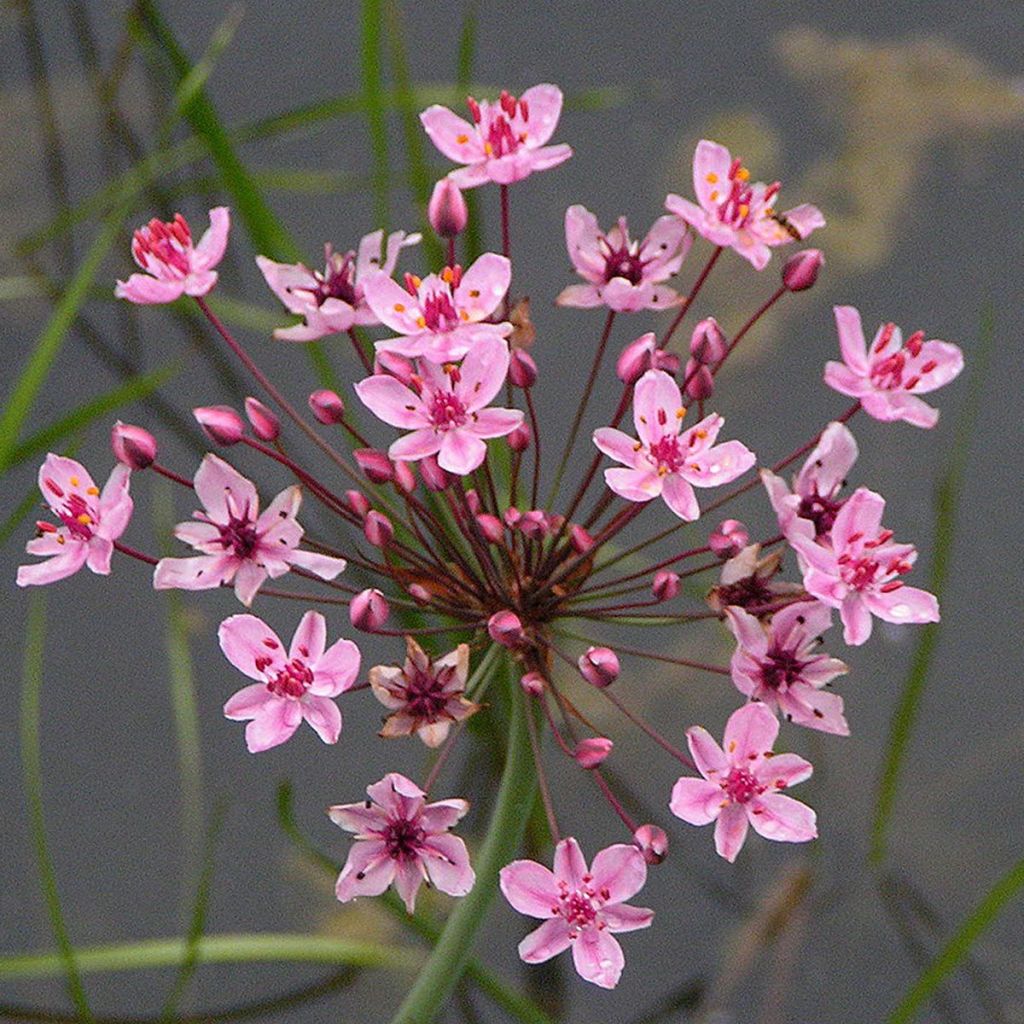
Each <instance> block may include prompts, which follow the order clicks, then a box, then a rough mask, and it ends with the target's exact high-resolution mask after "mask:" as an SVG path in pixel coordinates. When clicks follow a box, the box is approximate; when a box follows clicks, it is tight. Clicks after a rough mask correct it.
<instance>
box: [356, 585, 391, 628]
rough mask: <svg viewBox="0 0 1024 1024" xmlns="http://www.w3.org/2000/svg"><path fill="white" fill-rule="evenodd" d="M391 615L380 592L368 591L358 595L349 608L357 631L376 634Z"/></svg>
mask: <svg viewBox="0 0 1024 1024" xmlns="http://www.w3.org/2000/svg"><path fill="white" fill-rule="evenodd" d="M390 613H391V609H390V607H388V602H387V600H386V599H385V597H384V595H383V594H382V593H381V592H380V591H379V590H374V589H372V588H371V589H367V590H363V591H361V592H360V593H358V594H356V596H355V597H353V598H352V603H351V604H350V605H349V606H348V616H349V619H350V620H351V622H352V625H353V626H355V627H356V629H361V630H362V631H363V632H364V633H376V632H377V630H378V629H380V628H381V626H383V625H384V623H385V622H387V620H388V615H389V614H390Z"/></svg>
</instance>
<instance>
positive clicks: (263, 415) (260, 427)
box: [245, 396, 281, 441]
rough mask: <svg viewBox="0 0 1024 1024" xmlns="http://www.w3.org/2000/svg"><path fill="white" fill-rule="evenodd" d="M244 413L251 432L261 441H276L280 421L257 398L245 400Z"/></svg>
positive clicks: (279, 430)
mask: <svg viewBox="0 0 1024 1024" xmlns="http://www.w3.org/2000/svg"><path fill="white" fill-rule="evenodd" d="M245 415H246V416H247V417H248V419H249V422H250V423H251V424H252V432H253V433H254V434H255V435H256V436H257V437H258V438H259V439H260V440H261V441H276V440H277V438H278V436H279V435H280V433H281V421H280V420H279V419H278V418H277V416H275V415H274V413H273V412H271V411H270V409H268V408H267V407H266V406H265V405H264V404H263V403H262V402H261V401H260V400H259V399H258V398H253V397H251V396H250V397H249V398H247V399H246V400H245Z"/></svg>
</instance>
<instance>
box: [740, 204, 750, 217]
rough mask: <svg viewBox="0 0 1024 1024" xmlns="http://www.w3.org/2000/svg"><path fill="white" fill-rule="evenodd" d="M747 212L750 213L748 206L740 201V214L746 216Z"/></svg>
mask: <svg viewBox="0 0 1024 1024" xmlns="http://www.w3.org/2000/svg"><path fill="white" fill-rule="evenodd" d="M748 213H750V207H749V206H747V204H746V203H740V216H741V217H746V215H747V214H748Z"/></svg>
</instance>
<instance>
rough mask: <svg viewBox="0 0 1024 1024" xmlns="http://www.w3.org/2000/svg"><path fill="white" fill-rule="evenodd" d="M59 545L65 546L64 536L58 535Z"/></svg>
mask: <svg viewBox="0 0 1024 1024" xmlns="http://www.w3.org/2000/svg"><path fill="white" fill-rule="evenodd" d="M57 543H58V544H63V543H64V537H63V535H62V534H57Z"/></svg>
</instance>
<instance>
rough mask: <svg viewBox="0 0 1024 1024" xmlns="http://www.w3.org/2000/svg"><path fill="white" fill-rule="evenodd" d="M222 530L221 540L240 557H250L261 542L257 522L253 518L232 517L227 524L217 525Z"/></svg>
mask: <svg viewBox="0 0 1024 1024" xmlns="http://www.w3.org/2000/svg"><path fill="white" fill-rule="evenodd" d="M217 529H218V530H220V542H221V544H222V545H223V546H224V547H225V548H230V549H231V550H232V551H233V552H234V553H235V555H236V556H237V557H238V558H250V557H251V556H252V553H253V552H254V551H255V550H256V547H257V545H258V544H259V539H260V537H259V534H258V533H257V532H256V524H255V523H253V521H252V520H251V519H235V518H234V517H232V518H231V519H229V520H228V522H227V524H226V525H223V526H222V525H220V524H218V525H217Z"/></svg>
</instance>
